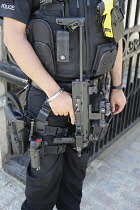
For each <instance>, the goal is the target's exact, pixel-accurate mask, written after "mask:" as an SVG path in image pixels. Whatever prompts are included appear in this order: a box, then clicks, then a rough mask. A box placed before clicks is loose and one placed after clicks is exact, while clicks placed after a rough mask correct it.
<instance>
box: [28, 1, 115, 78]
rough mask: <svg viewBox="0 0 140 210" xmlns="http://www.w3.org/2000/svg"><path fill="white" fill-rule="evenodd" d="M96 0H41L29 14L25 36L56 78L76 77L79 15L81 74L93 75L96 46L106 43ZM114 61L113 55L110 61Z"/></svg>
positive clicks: (77, 71) (77, 68)
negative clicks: (33, 11) (81, 24)
mask: <svg viewBox="0 0 140 210" xmlns="http://www.w3.org/2000/svg"><path fill="white" fill-rule="evenodd" d="M99 2H100V1H99V0H80V1H79V0H71V1H68V0H63V1H60V0H41V1H40V8H39V9H38V10H37V11H36V12H35V13H34V14H33V15H32V18H31V20H30V22H29V24H28V26H27V38H28V40H29V41H30V43H31V44H32V46H33V48H34V50H35V51H36V53H37V55H38V57H39V58H40V60H41V62H42V64H43V65H44V67H45V68H46V70H47V71H48V72H49V73H50V74H51V75H52V76H53V77H54V78H56V80H57V79H58V80H59V78H61V79H63V78H67V79H68V80H72V79H75V78H79V68H80V67H79V54H80V47H79V26H80V23H79V22H80V21H82V18H84V19H85V22H84V26H83V41H82V42H83V73H84V75H86V76H88V77H91V76H93V66H95V65H94V61H95V56H96V54H97V47H98V46H99V45H103V44H107V43H109V40H108V39H107V38H106V37H105V36H104V34H103V30H102V26H101V24H100V21H99V17H98V15H97V4H98V3H99ZM59 18H60V19H61V18H66V19H67V21H64V23H62V22H61V23H60V21H59ZM68 19H69V20H68ZM80 19H81V20H80ZM111 45H112V44H111ZM111 45H110V43H109V50H110V47H111V51H113V50H116V47H115V48H112V46H111ZM116 52H117V51H115V52H114V55H116ZM109 56H110V55H109ZM109 56H108V57H109ZM114 60H115V57H114V58H113V62H114ZM111 65H112V64H111ZM110 67H112V66H110ZM95 76H96V75H95Z"/></svg>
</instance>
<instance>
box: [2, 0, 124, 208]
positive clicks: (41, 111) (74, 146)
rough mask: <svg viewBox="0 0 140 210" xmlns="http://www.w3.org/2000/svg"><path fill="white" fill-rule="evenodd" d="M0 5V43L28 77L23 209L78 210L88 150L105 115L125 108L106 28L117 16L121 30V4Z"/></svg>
mask: <svg viewBox="0 0 140 210" xmlns="http://www.w3.org/2000/svg"><path fill="white" fill-rule="evenodd" d="M0 2H1V5H0V7H1V9H0V16H2V17H4V43H5V45H6V46H7V48H8V50H9V51H10V53H11V54H12V56H13V57H14V59H15V60H16V62H17V64H18V65H19V67H20V68H21V69H22V70H23V72H24V73H25V74H26V75H27V76H28V77H29V78H30V79H29V87H28V90H27V97H26V107H25V112H26V116H27V122H28V126H29V128H30V134H29V141H30V149H29V151H30V156H31V163H30V164H29V166H28V168H27V180H26V192H25V194H26V200H25V202H24V203H23V205H22V207H21V208H22V209H26V210H27V209H28V210H31V209H32V210H39V209H40V210H52V209H53V207H54V205H56V206H57V208H58V209H59V210H60V209H61V210H70V209H71V210H72V209H73V210H79V209H80V202H81V197H82V183H83V180H84V177H85V173H86V167H87V163H88V158H89V150H90V144H92V142H94V141H97V140H98V139H100V138H101V135H100V134H101V133H100V131H101V130H102V129H100V128H104V129H106V128H107V126H108V122H107V121H108V117H109V115H110V109H111V111H112V112H113V114H118V113H120V112H121V111H122V110H123V108H124V106H125V103H126V99H125V96H124V94H123V91H122V84H121V74H122V67H121V66H122V41H121V36H122V35H120V34H121V32H120V33H119V34H117V31H118V28H117V30H115V29H113V27H112V26H111V24H110V23H111V22H112V19H113V17H112V16H111V14H112V13H114V14H116V15H117V16H116V17H115V18H114V21H115V24H114V25H116V27H117V26H119V28H121V27H120V26H121V22H122V19H123V18H122V12H121V9H120V7H119V1H115V0H111V1H110V5H111V8H110V6H109V7H108V5H106V1H102V2H101V1H99V0H87V1H79V0H71V1H69V0H44V1H39V0H36V1H33V0H20V1H19V0H1V1H0ZM120 2H121V1H120ZM100 3H102V4H100ZM104 4H105V5H104ZM108 8H109V9H108ZM104 10H105V11H104ZM105 17H108V19H107V23H108V20H109V21H110V23H109V26H108V24H107V23H106V18H105ZM111 69H112V70H111ZM110 71H111V84H112V91H111V94H110V103H109V101H108V100H107V99H106V98H105V96H106V94H107V92H108V88H107V87H108V84H109V81H108V72H110ZM110 107H111V108H110ZM97 130H98V131H97ZM102 138H103V136H102ZM39 155H40V156H41V157H39Z"/></svg>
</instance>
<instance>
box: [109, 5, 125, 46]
mask: <svg viewBox="0 0 140 210" xmlns="http://www.w3.org/2000/svg"><path fill="white" fill-rule="evenodd" d="M111 16H112V18H111V20H112V31H113V35H114V40H115V42H118V41H119V40H120V39H121V38H122V37H123V35H124V31H125V29H124V24H123V19H124V15H123V11H122V9H121V7H119V6H115V7H114V9H113V10H112V14H111Z"/></svg>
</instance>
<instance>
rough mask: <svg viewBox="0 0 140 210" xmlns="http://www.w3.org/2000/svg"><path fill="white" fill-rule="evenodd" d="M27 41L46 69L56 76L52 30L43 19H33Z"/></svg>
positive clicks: (29, 26)
mask: <svg viewBox="0 0 140 210" xmlns="http://www.w3.org/2000/svg"><path fill="white" fill-rule="evenodd" d="M26 31H27V39H28V41H29V42H30V43H31V45H32V46H33V48H34V50H35V52H36V54H37V56H38V58H39V59H40V61H41V63H42V65H43V66H44V68H45V69H46V70H47V71H48V73H50V74H51V75H52V76H53V75H54V74H55V61H54V60H55V58H54V57H55V55H54V41H53V34H52V29H51V27H50V25H49V24H48V22H46V21H45V20H43V19H32V20H31V21H30V22H29V24H28V26H27V30H26Z"/></svg>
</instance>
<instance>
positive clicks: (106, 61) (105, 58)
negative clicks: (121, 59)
mask: <svg viewBox="0 0 140 210" xmlns="http://www.w3.org/2000/svg"><path fill="white" fill-rule="evenodd" d="M116 56H117V46H116V45H113V44H103V45H99V46H98V48H97V53H96V57H95V60H94V63H93V67H92V73H93V75H94V76H98V75H102V74H105V73H107V72H109V71H110V70H111V69H112V68H113V66H114V63H115V60H116Z"/></svg>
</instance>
